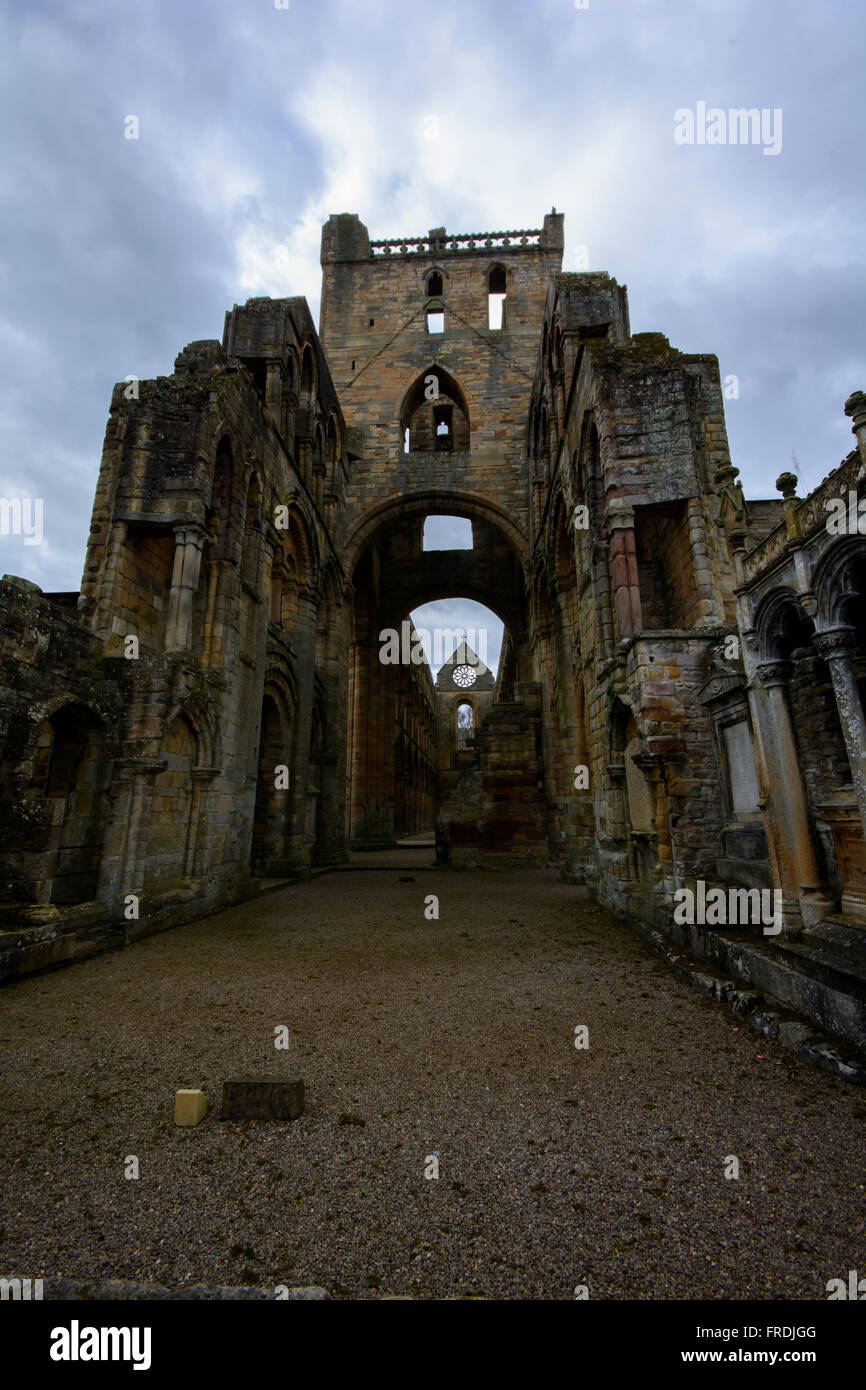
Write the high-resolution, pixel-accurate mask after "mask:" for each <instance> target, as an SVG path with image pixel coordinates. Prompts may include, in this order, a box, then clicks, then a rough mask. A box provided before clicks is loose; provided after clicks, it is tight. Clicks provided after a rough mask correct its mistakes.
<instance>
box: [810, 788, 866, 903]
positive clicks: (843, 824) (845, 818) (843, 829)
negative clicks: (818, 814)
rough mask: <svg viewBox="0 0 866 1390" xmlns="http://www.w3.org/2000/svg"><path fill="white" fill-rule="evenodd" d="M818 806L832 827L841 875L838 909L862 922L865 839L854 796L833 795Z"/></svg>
mask: <svg viewBox="0 0 866 1390" xmlns="http://www.w3.org/2000/svg"><path fill="white" fill-rule="evenodd" d="M820 810H821V811H822V812H823V814H824V815H825V816H826V818H827V821H828V823H829V825H830V828H831V830H832V831H833V843H834V845H835V847H836V860H837V862H838V865H839V874H840V877H841V879H842V911H843V912H844V913H845V914H846V915H847V916H849V917H854V918H856V919H857V921H859V922H866V842H864V839H863V826H862V824H861V822H860V811H859V807H858V805H857V800H856V797H854V796H850V797H847V796H845V795H844V794H843V795H841V796H837V797H836V799H835V800H834V801H829V802H824V803H823V804H822V805H821V807H820Z"/></svg>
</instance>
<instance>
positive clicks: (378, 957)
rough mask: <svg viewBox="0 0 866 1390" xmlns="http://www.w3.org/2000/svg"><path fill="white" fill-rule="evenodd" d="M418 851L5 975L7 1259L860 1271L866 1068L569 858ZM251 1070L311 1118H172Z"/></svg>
mask: <svg viewBox="0 0 866 1390" xmlns="http://www.w3.org/2000/svg"><path fill="white" fill-rule="evenodd" d="M407 877H409V878H412V876H411V875H407V876H404V875H398V874H396V873H393V872H390V873H389V872H380V873H375V872H369V871H368V872H346V873H339V874H331V875H328V876H325V877H323V878H319V879H316V880H315V881H313V882H310V883H308V884H305V885H302V886H298V887H293V888H287V889H280V890H277V891H275V892H272V893H269V894H267V895H265V896H264V897H263V898H261V899H259V900H258V901H256V902H254V903H248V904H244V905H243V906H241V907H238V908H234V909H232V910H231V911H229V912H224V913H221V914H220V915H219V916H216V917H212V918H210V919H208V920H207V921H203V922H198V923H194V924H192V925H190V926H187V927H183V928H181V929H179V930H176V931H172V932H168V933H166V934H165V935H162V936H159V937H153V938H150V939H149V940H147V941H144V942H141V943H139V944H138V945H137V946H133V947H130V948H128V949H127V950H125V951H121V952H117V953H114V954H111V955H107V956H103V957H100V958H99V959H96V960H93V961H89V962H85V963H84V964H81V965H77V966H74V967H72V968H70V969H67V970H63V971H59V972H57V973H55V974H52V975H47V976H42V977H40V978H34V979H30V980H25V981H23V982H21V983H19V984H16V985H14V986H12V987H11V988H8V989H6V990H5V991H3V992H2V993H0V1046H2V1055H3V1067H2V1078H0V1191H2V1194H3V1197H2V1208H0V1211H2V1215H0V1227H2V1231H0V1272H2V1273H7V1274H11V1273H13V1272H14V1273H18V1274H20V1275H23V1276H25V1277H33V1278H35V1277H38V1276H40V1275H41V1276H43V1277H46V1276H57V1275H62V1276H66V1277H69V1278H79V1279H81V1278H84V1279H90V1278H97V1277H99V1278H114V1279H148V1280H155V1281H157V1282H159V1283H161V1284H165V1285H167V1286H169V1287H170V1288H180V1287H183V1286H186V1285H189V1284H195V1283H207V1284H218V1285H238V1284H249V1285H256V1286H258V1287H268V1286H272V1285H274V1284H276V1283H286V1284H290V1285H307V1284H310V1285H321V1286H323V1287H324V1288H325V1289H327V1290H328V1291H329V1292H330V1293H331V1295H332V1296H335V1297H341V1296H348V1297H353V1298H365V1297H366V1298H376V1297H379V1296H381V1295H382V1294H383V1293H385V1292H388V1293H394V1294H414V1295H415V1296H416V1297H422V1298H423V1297H442V1296H444V1295H449V1294H452V1295H453V1294H459V1295H467V1294H473V1295H478V1296H483V1297H492V1298H520V1297H532V1298H570V1297H573V1295H574V1288H575V1286H576V1285H578V1284H586V1285H587V1286H588V1288H589V1291H590V1296H591V1297H592V1298H614V1299H615V1298H629V1297H639V1298H647V1299H653V1298H680V1299H685V1298H699V1297H704V1298H706V1297H709V1298H733V1299H737V1298H746V1297H757V1298H771V1297H783V1298H816V1297H817V1298H825V1297H826V1291H825V1286H826V1282H827V1280H828V1279H831V1278H835V1277H843V1278H847V1271H848V1270H849V1269H862V1268H866V1242H864V1234H863V1233H864V1214H866V1191H864V1184H866V1162H864V1145H863V1139H864V1133H866V1129H864V1124H866V1107H864V1105H863V1096H862V1094H861V1093H860V1092H858V1091H857V1090H855V1089H853V1088H851V1087H850V1086H848V1085H847V1084H846V1083H844V1082H842V1081H839V1080H838V1079H836V1078H834V1077H830V1076H826V1075H824V1074H823V1073H820V1072H816V1071H813V1070H811V1069H809V1068H807V1067H803V1066H801V1065H800V1064H799V1063H797V1062H796V1061H795V1060H794V1059H793V1058H792V1057H791V1055H790V1054H788V1053H785V1052H784V1051H783V1050H782V1049H781V1048H779V1047H778V1046H777V1045H776V1044H775V1043H774V1042H771V1041H769V1040H767V1039H764V1038H758V1037H756V1036H755V1035H754V1034H753V1033H751V1032H750V1030H749V1029H748V1027H745V1026H742V1025H740V1024H739V1021H738V1020H737V1019H736V1018H735V1017H734V1016H733V1015H732V1014H730V1013H728V1012H727V1011H726V1010H725V1009H724V1008H723V1007H722V1006H720V1005H718V1004H714V1003H712V1002H710V1001H708V1000H706V999H704V998H703V997H701V996H699V995H697V994H696V993H693V992H692V991H690V990H689V989H688V987H687V986H684V985H683V984H682V982H681V981H680V980H679V979H678V977H677V976H676V975H675V974H674V973H673V972H672V971H671V970H670V969H669V967H668V966H667V965H665V964H664V963H663V962H662V961H660V960H659V958H658V957H657V956H655V955H654V954H653V953H652V952H651V951H650V949H649V948H648V947H646V946H645V945H644V944H643V943H642V942H640V941H639V940H637V939H636V938H635V937H633V936H632V935H631V934H630V933H629V932H628V931H626V930H625V929H624V928H622V927H621V926H619V925H618V924H617V923H616V922H614V921H613V919H612V918H611V917H610V916H609V915H608V914H607V913H605V912H603V911H601V910H600V909H598V908H596V907H595V906H594V905H593V904H592V903H591V902H589V901H588V900H587V898H586V897H585V895H584V893H583V892H582V890H580V889H575V888H572V887H569V886H567V885H565V884H562V883H560V882H559V881H558V880H557V878H556V876H555V874H531V873H522V874H521V873H513V874H512V873H508V874H506V873H488V874H482V873H460V874H457V873H453V874H449V873H447V872H438V873H437V872H423V871H419V872H418V874H417V876H414V878H412V881H405V879H406V878H407ZM428 893H437V894H438V895H439V898H440V914H441V915H440V920H439V921H438V922H436V921H428V920H426V919H425V917H424V897H425V895H426V894H428ZM278 1024H287V1025H288V1027H289V1028H290V1030H291V1043H292V1045H291V1048H290V1050H289V1051H288V1052H284V1051H276V1050H275V1048H274V1037H273V1033H274V1028H275V1026H276V1025H278ZM578 1024H586V1025H587V1026H588V1027H589V1040H590V1046H589V1049H588V1050H578V1049H576V1048H575V1046H574V1030H575V1026H576V1025H578ZM247 1072H260V1073H285V1074H286V1075H290V1076H296V1075H298V1074H300V1075H302V1076H303V1078H304V1081H305V1084H306V1090H307V1107H306V1111H305V1113H304V1115H303V1116H302V1117H301V1118H300V1119H299V1120H297V1121H295V1122H294V1123H292V1124H279V1123H277V1124H264V1123H249V1122H246V1123H227V1122H224V1121H220V1120H219V1119H218V1117H217V1112H216V1110H215V1109H214V1110H212V1111H211V1112H210V1113H209V1114H208V1116H207V1117H206V1119H205V1120H204V1121H203V1122H202V1123H201V1124H200V1125H199V1126H198V1127H197V1128H194V1129H178V1128H176V1127H175V1126H174V1124H173V1119H172V1112H173V1098H174V1092H175V1090H176V1089H177V1088H179V1087H184V1086H191V1087H198V1086H200V1087H202V1088H203V1089H204V1090H205V1091H206V1092H207V1094H208V1096H209V1098H210V1100H211V1102H212V1104H213V1105H215V1106H218V1104H219V1096H220V1089H221V1083H222V1080H223V1079H224V1078H225V1077H227V1076H231V1075H233V1074H242V1073H247ZM341 1117H343V1122H342V1123H341ZM345 1117H353V1119H354V1121H355V1122H346V1118H345ZM360 1120H363V1123H358V1122H357V1121H360ZM434 1151H438V1154H439V1163H440V1177H439V1179H438V1180H427V1179H425V1177H424V1168H425V1161H426V1156H427V1155H429V1154H431V1153H433V1152H434ZM130 1154H135V1155H137V1156H138V1158H139V1161H140V1177H139V1178H138V1180H128V1179H126V1178H125V1177H124V1160H125V1158H126V1156H127V1155H130ZM726 1155H736V1156H737V1157H738V1158H739V1161H740V1177H739V1179H738V1180H726V1179H725V1177H724V1164H725V1158H726Z"/></svg>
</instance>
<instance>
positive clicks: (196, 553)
mask: <svg viewBox="0 0 866 1390" xmlns="http://www.w3.org/2000/svg"><path fill="white" fill-rule="evenodd" d="M174 535H175V544H174V570H173V571H172V576H171V594H170V595H169V600H168V622H167V624H166V631H165V649H166V651H175V650H179V649H182V650H188V649H189V648H190V646H191V645H192V604H193V599H194V597H195V591H196V589H197V588H198V577H199V572H200V570H201V554H202V549H203V547H204V543H205V541H206V540H207V532H206V531H204V530H202V528H201V527H200V526H196V525H183V526H175V528H174Z"/></svg>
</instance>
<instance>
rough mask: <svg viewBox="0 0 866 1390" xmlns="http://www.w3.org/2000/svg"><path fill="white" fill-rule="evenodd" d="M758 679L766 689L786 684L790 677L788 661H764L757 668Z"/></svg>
mask: <svg viewBox="0 0 866 1390" xmlns="http://www.w3.org/2000/svg"><path fill="white" fill-rule="evenodd" d="M757 676H758V680H759V681H760V683H761V685H763V686H765V687H766V689H768V690H769V689H770V688H771V687H772V686H775V685H787V684H788V681H789V680H790V678H791V663H790V661H765V662H762V664H761V665H760V666H759V667H758V669H757Z"/></svg>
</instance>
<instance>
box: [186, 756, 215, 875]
mask: <svg viewBox="0 0 866 1390" xmlns="http://www.w3.org/2000/svg"><path fill="white" fill-rule="evenodd" d="M220 771H221V769H220V768H218V767H194V768H193V769H192V772H191V774H190V775H191V777H192V798H191V806H190V817H189V836H188V839H187V847H186V858H185V861H184V877H185V878H191V879H194V880H198V879H202V878H204V877H205V876H206V875H207V874H208V872H209V871H210V869H211V868H214V869H218V867H219V865H220V863H222V862H223V861H222V855H221V851H222V850H223V848H224V846H223V845H222V844H221V843H216V844H214V843H213V841H212V840H211V838H210V836H211V826H210V817H209V816H208V815H207V802H208V789H209V787H210V784H211V782H213V780H214V778H216V777H219V775H220ZM196 886H198V885H196Z"/></svg>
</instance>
